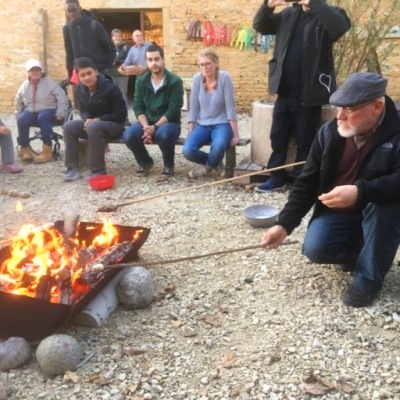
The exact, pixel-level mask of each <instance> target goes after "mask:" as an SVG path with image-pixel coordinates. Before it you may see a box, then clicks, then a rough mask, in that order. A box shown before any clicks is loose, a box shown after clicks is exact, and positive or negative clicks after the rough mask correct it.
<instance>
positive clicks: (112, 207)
mask: <svg viewBox="0 0 400 400" xmlns="http://www.w3.org/2000/svg"><path fill="white" fill-rule="evenodd" d="M304 163H305V161H299V162H295V163H291V164H286V165H281V166H279V167H275V168H270V169H263V170H261V171H256V172H251V173H249V174H245V175H240V176H234V177H232V178H227V179H220V180H218V181H214V182H207V183H203V184H201V185H196V186H189V187H186V188H182V189H177V190H172V191H170V192H163V193H158V194H154V195H152V196H147V197H142V198H140V199H135V200H129V201H126V202H124V203H120V204H114V205H110V206H102V207H100V208H99V209H98V210H97V211H98V212H113V211H117V210H118V208H119V207H125V206H129V205H131V204H135V203H140V202H142V201H148V200H152V199H156V198H159V197H163V196H168V195H171V194H177V193H182V192H186V191H188V190H196V189H200V188H204V187H209V186H214V185H220V184H221V183H226V182H232V181H234V180H236V179H242V178H247V177H249V176H254V175H261V174H265V173H266V172H274V171H279V170H281V169H285V168H291V167H296V166H298V165H303V164H304Z"/></svg>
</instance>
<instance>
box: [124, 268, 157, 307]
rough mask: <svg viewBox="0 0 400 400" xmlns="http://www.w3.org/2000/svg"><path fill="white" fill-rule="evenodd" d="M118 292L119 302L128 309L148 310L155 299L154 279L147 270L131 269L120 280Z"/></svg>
mask: <svg viewBox="0 0 400 400" xmlns="http://www.w3.org/2000/svg"><path fill="white" fill-rule="evenodd" d="M116 292H117V296H118V300H119V301H120V302H121V303H122V304H123V305H125V306H126V307H128V308H130V309H132V310H135V309H138V308H146V307H147V306H149V305H150V304H151V302H152V301H153V298H154V283H153V278H152V276H151V274H150V272H149V271H148V270H147V269H146V268H143V267H132V268H129V269H128V270H127V271H126V273H125V275H124V276H123V277H122V278H121V279H120V280H119V282H118V285H117V288H116Z"/></svg>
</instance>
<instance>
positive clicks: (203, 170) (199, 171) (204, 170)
mask: <svg viewBox="0 0 400 400" xmlns="http://www.w3.org/2000/svg"><path fill="white" fill-rule="evenodd" d="M211 171H212V169H211V168H210V167H209V166H208V165H201V166H200V167H197V168H195V169H192V170H191V171H190V172H189V178H202V177H203V176H206V175H208V174H209V173H210V172H211Z"/></svg>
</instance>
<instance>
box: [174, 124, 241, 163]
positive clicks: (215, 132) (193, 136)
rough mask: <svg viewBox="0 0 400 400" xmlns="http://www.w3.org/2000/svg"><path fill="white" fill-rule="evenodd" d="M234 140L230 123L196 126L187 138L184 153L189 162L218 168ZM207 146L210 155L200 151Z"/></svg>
mask: <svg viewBox="0 0 400 400" xmlns="http://www.w3.org/2000/svg"><path fill="white" fill-rule="evenodd" d="M232 138H233V131H232V128H231V125H230V124H229V123H227V124H217V125H208V126H203V125H196V126H195V128H194V129H193V130H192V132H190V134H189V135H188V137H187V138H186V140H185V144H184V146H183V150H182V153H183V155H184V157H185V158H186V159H188V160H189V161H192V162H195V163H197V164H202V165H206V164H207V165H208V166H209V167H211V168H216V167H217V166H218V164H219V163H220V162H221V161H222V160H223V158H224V155H225V151H226V150H227V148H228V147H229V144H230V142H231V140H232ZM206 145H210V152H209V153H206V152H204V151H201V150H200V148H201V147H203V146H206Z"/></svg>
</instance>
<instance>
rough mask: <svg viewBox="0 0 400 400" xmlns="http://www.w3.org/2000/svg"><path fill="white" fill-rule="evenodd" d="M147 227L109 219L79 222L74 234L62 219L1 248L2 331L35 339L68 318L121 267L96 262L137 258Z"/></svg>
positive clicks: (31, 230)
mask: <svg viewBox="0 0 400 400" xmlns="http://www.w3.org/2000/svg"><path fill="white" fill-rule="evenodd" d="M20 232H21V231H20ZM149 233H150V230H149V229H148V228H143V227H131V226H122V225H112V224H111V223H110V222H108V221H104V223H103V224H101V223H89V222H80V223H79V224H78V226H77V231H76V235H75V236H74V237H73V238H66V237H65V235H64V222H63V221H57V222H55V223H54V227H53V228H49V229H46V230H43V231H41V230H39V229H37V228H36V229H35V228H34V227H32V226H30V228H27V229H26V231H24V232H23V233H21V237H15V238H13V239H12V243H11V245H9V246H7V247H4V248H2V249H0V314H1V324H0V337H1V338H9V337H11V336H20V337H23V338H25V339H26V340H28V341H37V340H41V339H43V338H44V337H46V336H48V335H50V334H52V333H54V332H56V331H57V330H59V329H60V328H61V327H62V326H64V325H67V324H68V323H70V322H71V321H72V320H73V319H74V317H75V316H76V315H77V314H78V313H79V312H80V311H81V310H82V309H83V308H84V307H85V306H86V305H87V304H88V303H89V302H90V301H91V300H92V299H93V298H94V297H95V296H96V295H97V294H98V293H99V292H100V291H101V289H103V288H104V287H105V285H107V284H108V283H109V282H110V281H111V280H112V279H113V277H114V276H115V275H116V274H117V273H118V272H119V271H118V270H102V271H101V272H99V271H98V270H97V269H96V268H93V267H94V266H95V264H96V263H98V262H101V263H102V264H113V263H124V262H131V261H134V260H136V259H137V257H138V251H139V249H140V247H141V246H142V245H143V243H144V242H145V241H146V239H147V237H148V235H149ZM23 236H25V237H23Z"/></svg>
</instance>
